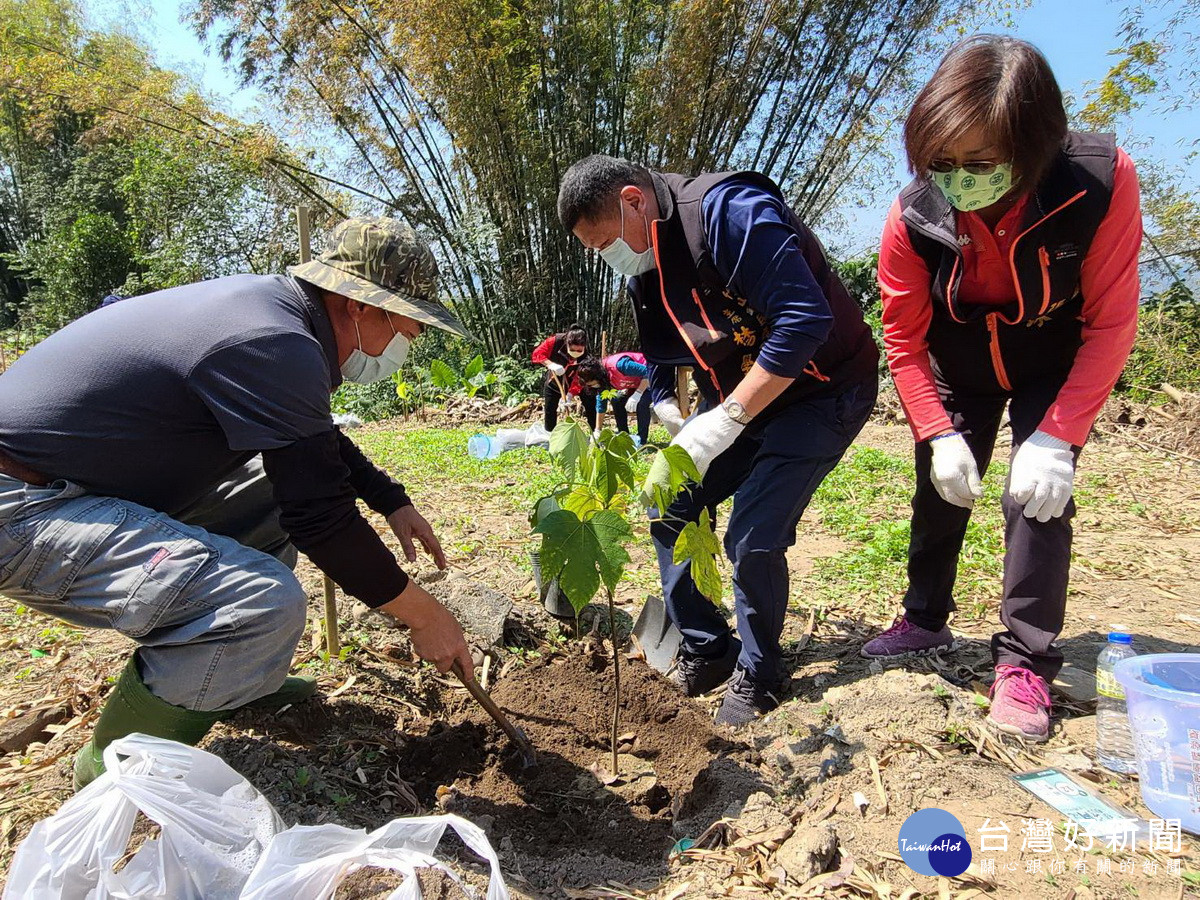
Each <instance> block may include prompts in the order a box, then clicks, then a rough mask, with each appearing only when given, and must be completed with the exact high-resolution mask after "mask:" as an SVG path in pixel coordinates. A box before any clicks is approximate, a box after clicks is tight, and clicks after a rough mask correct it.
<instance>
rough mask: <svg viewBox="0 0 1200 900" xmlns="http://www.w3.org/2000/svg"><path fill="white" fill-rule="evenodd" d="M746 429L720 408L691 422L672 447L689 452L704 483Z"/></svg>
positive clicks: (676, 436) (683, 429)
mask: <svg viewBox="0 0 1200 900" xmlns="http://www.w3.org/2000/svg"><path fill="white" fill-rule="evenodd" d="M745 427H746V426H745V425H742V424H740V423H738V422H735V421H733V419H731V418H729V413H727V412H725V407H723V406H718V407H717V408H716V409H710V410H709V411H708V412H706V413H701V414H700V415H698V416H696V417H695V418H694V419H692V420H690V421H689V422H688V423H687V424H686V425H684V426H683V428H682V429H680V432H679V434H677V435H675V439H674V440H673V441H671V444H672V445H674V446H677V447H682V448H683V449H684V450H686V451H687V452H688V456H690V457H691V458H692V462H694V463H695V464H696V471H697V472H699V473H700V478H701V479H702V480H703V478H704V473H705V472H707V471H708V467H709V465H710V464H711V463H712V461H713V460H714V459H716V458H717V457H718V456H720V455H721V454H722V453H724V452H725V451H726V450H728V449H729V447H730V445H731V444H732V443H733V442H734V441H736V440H737V436H738V435H739V434H741V433H742V431H743V430H744V429H745Z"/></svg>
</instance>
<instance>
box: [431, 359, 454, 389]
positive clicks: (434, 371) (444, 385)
mask: <svg viewBox="0 0 1200 900" xmlns="http://www.w3.org/2000/svg"><path fill="white" fill-rule="evenodd" d="M429 376H430V378H431V379H432V380H433V386H434V387H438V388H441V389H442V390H444V391H452V390H454V388H456V387H458V375H456V374H455V372H454V370H453V369H452V368H450V366H449V365H447V364H446V363H445V362H443V361H442V360H440V359H435V360H433V362H431V363H430V364H429Z"/></svg>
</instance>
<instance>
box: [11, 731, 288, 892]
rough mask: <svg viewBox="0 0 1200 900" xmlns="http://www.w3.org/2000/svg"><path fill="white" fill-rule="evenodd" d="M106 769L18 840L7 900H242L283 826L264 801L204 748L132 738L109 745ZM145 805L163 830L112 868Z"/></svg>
mask: <svg viewBox="0 0 1200 900" xmlns="http://www.w3.org/2000/svg"><path fill="white" fill-rule="evenodd" d="M118 757H122V758H118ZM104 765H105V767H106V769H107V771H105V773H104V774H103V775H101V776H100V777H99V778H97V779H96V780H95V781H93V782H92V783H91V784H89V785H88V786H87V787H86V788H84V789H83V790H82V791H80V792H79V793H78V794H76V795H75V796H74V797H72V798H71V799H70V800H68V801H67V802H66V803H64V804H63V805H62V808H61V809H59V811H58V812H57V813H55V814H54V815H53V816H51V817H50V818H48V819H45V820H43V821H41V822H39V823H38V824H37V825H35V826H34V827H33V830H32V831H30V833H29V836H28V837H27V838H25V840H24V841H22V842H21V846H20V847H18V848H17V852H16V855H15V856H14V857H13V864H12V868H11V870H10V871H9V873H8V883H7V885H6V886H5V888H4V898H5V900H60V898H71V900H76V898H81V897H85V898H87V900H107V898H114V900H123V898H133V897H136V898H139V900H143V898H164V900H167V898H169V900H190V898H196V900H222V898H236V897H238V896H239V895H240V893H241V889H242V885H243V884H245V882H246V879H247V877H249V875H250V872H251V870H252V869H253V868H254V865H255V863H257V862H258V860H259V857H260V856H261V855H262V852H263V850H264V849H265V848H266V846H267V844H268V843H270V841H271V839H272V838H273V837H274V836H275V835H276V834H277V833H278V832H280V831H282V830H283V821H282V820H281V819H280V818H279V816H278V814H277V813H276V812H275V809H274V807H272V806H271V804H270V802H269V801H268V800H267V799H266V797H264V796H263V795H262V794H260V793H259V792H258V791H257V790H255V789H254V787H253V786H252V785H251V784H250V783H249V782H248V781H246V779H244V778H243V777H242V776H241V775H239V774H238V773H237V772H235V771H234V770H233V769H231V768H230V767H229V766H228V765H226V764H225V763H224V762H222V761H221V760H220V759H218V758H217V757H215V756H213V755H212V754H211V753H205V752H204V751H203V750H197V749H195V748H194V747H188V746H186V745H184V744H180V743H177V742H175V741H167V740H163V739H161V738H154V737H149V736H147V735H144V734H131V735H129V736H128V737H124V738H121V739H120V740H118V741H114V742H113V743H112V744H111V745H110V746H109V747H108V748H107V749H105V751H104ZM138 810H141V811H142V812H143V813H144V814H145V815H146V817H147V818H148V819H150V820H151V821H153V822H156V823H158V825H159V826H161V828H162V833H161V835H160V836H159V837H158V838H155V839H153V840H147V841H146V842H145V843H143V844H142V846H141V847H140V848H139V849H138V851H137V853H136V854H135V855H134V856H133V858H132V859H131V860H129V862H128V863H127V864H126V865H125V867H124V868H123V869H122V870H121V871H120V872H114V871H113V866H114V865H115V864H116V863H117V862H118V861H119V860H120V859H121V857H122V856H124V854H125V850H126V848H127V846H128V844H129V836H130V833H131V831H132V830H133V823H134V819H135V817H136V815H137V812H138Z"/></svg>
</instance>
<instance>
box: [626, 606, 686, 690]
mask: <svg viewBox="0 0 1200 900" xmlns="http://www.w3.org/2000/svg"><path fill="white" fill-rule="evenodd" d="M633 636H634V637H635V638H637V641H638V644H639V645H640V646H641V648H642V652H643V653H644V654H645V655H646V662H647V663H649V664H650V666H651V667H652V668H654V669H656V670H658V671H659V672H662V673H663V674H666V673H667V672H668V671H669V670H670V668H671V665H672V664H673V663H674V662H675V654H676V653H677V652H678V651H679V643H680V641H682V640H683V635H681V634H680V633H679V629H678V628H676V627H675V626H674V625H672V624H671V620H670V618H668V616H667V607H666V604H665V603H663V602H662V600H660V599H659V598H658V597H647V598H646V604H645V606H643V607H642V611H641V612H640V613H638V617H637V621H636V622H634V623H633Z"/></svg>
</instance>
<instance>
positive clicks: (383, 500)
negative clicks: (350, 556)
mask: <svg viewBox="0 0 1200 900" xmlns="http://www.w3.org/2000/svg"><path fill="white" fill-rule="evenodd" d="M337 436H338V453H339V454H341V457H342V462H344V463H345V464H346V468H348V469H349V470H350V487H352V488H354V493H356V494H357V495H358V496H359V497H361V498H362V500H363V502H364V503H366V504H367V506H368V507H370V508H371V509H372V510H374V511H375V512H377V513H379V514H380V515H381V516H390V515H391V514H392V513H394V512H395V511H396V510H398V509H400V507H402V506H412V501H411V500H409V499H408V494H407V493H406V492H405V490H404V485H402V484H400V483H399V482H397V481H395V480H394V479H393V478H392V477H391V476H390V475H388V473H387V472H385V471H383V470H382V469H380V468H379V467H378V466H377V465H375V464H374V463H373V462H371V461H370V460H369V459H367V457H366V455H365V454H364V453H363V452H362V451H361V450H359V449H358V445H357V444H355V443H354V441H352V440H350V438H348V437H346V435H345V434H343V433H342V430H341V429H340V428H339V429H337Z"/></svg>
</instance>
